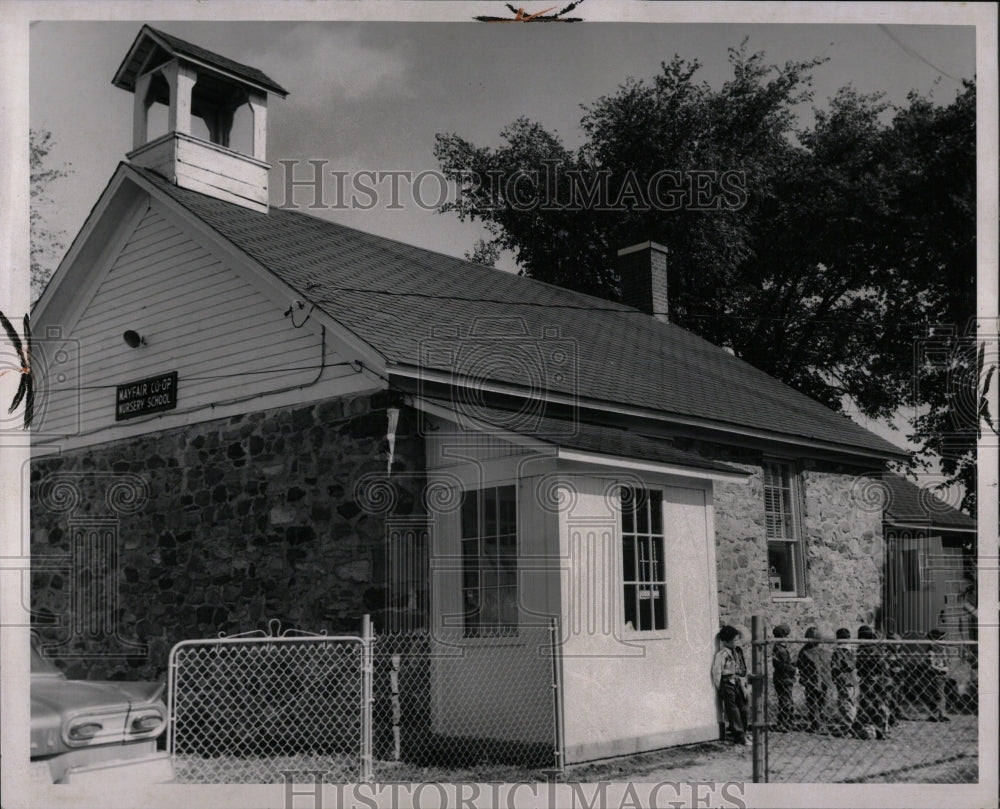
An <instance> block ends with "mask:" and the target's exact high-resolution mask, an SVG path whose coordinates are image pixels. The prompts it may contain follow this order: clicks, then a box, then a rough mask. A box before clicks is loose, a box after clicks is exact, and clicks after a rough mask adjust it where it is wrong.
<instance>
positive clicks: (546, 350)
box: [127, 166, 905, 457]
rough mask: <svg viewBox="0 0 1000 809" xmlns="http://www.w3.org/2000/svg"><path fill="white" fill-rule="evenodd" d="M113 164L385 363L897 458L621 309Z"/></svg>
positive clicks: (888, 447)
mask: <svg viewBox="0 0 1000 809" xmlns="http://www.w3.org/2000/svg"><path fill="white" fill-rule="evenodd" d="M127 168H128V170H130V171H134V172H136V173H137V174H139V175H140V176H141V177H142V178H144V179H146V180H147V181H149V182H150V183H152V184H153V185H154V186H155V187H156V188H158V189H160V190H161V191H163V192H165V193H166V194H167V195H169V196H170V197H171V198H172V199H174V200H176V201H177V202H178V203H180V204H181V205H182V206H183V207H185V208H186V209H187V210H189V211H190V212H191V213H192V214H194V215H195V216H197V217H199V218H200V219H201V220H202V221H204V222H205V223H206V224H208V225H209V226H210V227H212V228H213V229H214V230H215V231H217V232H218V233H219V234H220V235H221V236H223V237H225V238H226V239H227V240H229V241H230V242H231V243H232V244H234V245H235V246H236V247H238V248H239V249H240V250H242V251H244V252H245V253H246V254H247V255H249V256H250V257H251V258H253V259H254V260H256V261H257V262H259V263H260V264H261V265H263V266H264V267H266V268H268V269H269V270H270V271H272V272H274V273H275V274H276V275H277V276H278V277H280V278H281V279H282V280H284V281H285V282H287V283H288V284H289V285H290V286H292V287H293V288H295V289H296V290H298V292H299V293H300V294H301V295H302V296H303V298H305V299H308V300H310V301H312V302H313V303H315V304H316V305H317V306H319V307H321V308H322V309H323V310H325V311H326V312H327V313H328V314H329V315H330V316H331V317H332V318H334V319H335V320H337V321H338V322H340V323H341V324H342V325H344V326H345V327H347V328H348V329H350V330H351V331H352V332H353V333H354V334H356V335H358V336H360V337H361V338H362V339H364V340H365V341H366V342H367V343H369V344H370V345H371V346H373V347H374V348H375V349H376V350H377V351H379V352H380V353H381V354H382V355H383V356H385V357H386V359H387V360H388V361H389V362H390V363H395V364H398V365H406V366H412V367H420V368H424V369H433V370H436V371H440V372H444V373H452V372H454V371H456V370H457V371H459V372H462V371H465V372H467V373H468V375H470V376H472V377H476V375H477V374H481V375H482V376H483V379H484V380H485V379H488V380H490V381H493V382H500V383H506V384H510V385H515V386H521V387H524V388H526V389H527V391H528V392H530V391H532V390H534V391H537V390H538V388H539V387H542V388H544V389H546V390H547V391H550V392H552V393H556V394H562V395H565V396H568V397H578V398H579V400H580V402H581V405H582V406H597V407H600V406H601V404H602V403H603V404H607V405H615V404H617V405H622V406H626V407H629V408H641V409H648V410H651V411H656V412H658V413H661V414H670V415H672V416H675V417H678V418H680V419H682V420H683V419H684V418H685V417H686V418H690V419H693V420H696V421H697V422H698V423H699V424H703V423H706V422H708V423H709V426H711V425H713V424H714V425H718V426H720V427H722V428H729V429H743V430H750V431H759V432H761V433H764V434H768V435H773V436H783V437H789V436H791V437H795V438H799V439H810V440H813V441H817V442H820V443H823V444H828V445H833V446H834V447H841V448H848V449H853V450H855V451H858V450H860V451H862V452H864V453H866V454H874V455H878V456H883V457H888V456H895V457H900V456H903V455H905V453H904V451H903V450H901V449H900V448H898V447H896V446H895V445H893V444H891V443H889V442H888V441H885V440H884V439H882V438H880V437H879V436H877V435H875V434H874V433H872V432H869V431H868V430H866V429H864V428H862V427H860V426H859V425H857V424H855V423H854V422H852V421H851V420H850V419H848V418H847V417H846V416H843V415H841V414H838V413H835V412H833V411H832V410H830V409H829V408H827V407H826V406H824V405H822V404H820V403H819V402H816V401H815V400H813V399H810V398H809V397H807V396H805V395H803V394H801V393H799V392H798V391H795V390H794V389H792V388H790V387H789V386H787V385H785V384H784V383H782V382H779V381H778V380H777V379H775V378H773V377H771V376H769V375H768V374H766V373H764V372H763V371H761V370H759V369H757V368H755V367H753V366H751V365H750V364H748V363H746V362H744V361H742V360H740V359H738V358H736V357H734V356H732V355H731V354H729V353H728V352H726V351H725V350H723V349H721V348H719V347H718V346H715V345H713V344H712V343H709V342H708V341H706V340H703V339H702V338H700V337H698V336H696V335H694V334H692V333H691V332H689V331H687V330H685V329H683V328H681V327H680V326H677V325H675V324H671V323H662V322H660V321H659V320H656V319H654V318H652V317H649V316H647V315H645V314H643V313H642V312H639V311H638V310H636V309H632V308H630V307H628V306H625V305H623V304H619V303H613V302H609V301H605V300H601V299H599V298H594V297H591V296H589V295H583V294H580V293H577V292H573V291H570V290H566V289H562V288H560V287H556V286H553V285H551V284H545V283H541V282H538V281H534V280H532V279H527V278H523V277H520V276H517V275H514V274H511V273H507V272H503V271H500V270H495V269H492V268H489V267H484V266H481V265H478V264H473V263H471V262H468V261H464V260H462V259H457V258H453V257H450V256H446V255H442V254H439V253H435V252H432V251H429V250H424V249H421V248H418V247H414V246H412V245H407V244H404V243H401V242H398V241H394V240H392V239H387V238H384V237H381V236H376V235H373V234H370V233H365V232H362V231H359V230H355V229H353V228H349V227H346V226H343V225H339V224H336V223H333V222H329V221H327V220H323V219H317V218H316V217H313V216H309V215H307V214H304V213H301V212H298V211H291V210H284V209H280V208H271V209H270V211H269V213H267V214H264V213H257V212H254V211H251V210H248V209H247V208H243V207H241V206H239V205H234V204H232V203H228V202H224V201H221V200H218V199H215V198H212V197H209V196H205V195H203V194H199V193H197V192H194V191H189V190H186V189H183V188H179V187H177V186H174V185H172V184H171V183H169V182H167V181H166V180H164V179H163V178H162V177H160V176H159V175H157V174H155V173H154V172H152V171H149V170H146V169H139V168H136V167H134V166H127ZM436 349H443V350H436ZM449 351H450V354H451V356H450V357H449ZM456 362H457V363H458V366H459V367H458V368H457V369H456V368H455V367H454V364H455V363H456ZM463 363H464V366H463Z"/></svg>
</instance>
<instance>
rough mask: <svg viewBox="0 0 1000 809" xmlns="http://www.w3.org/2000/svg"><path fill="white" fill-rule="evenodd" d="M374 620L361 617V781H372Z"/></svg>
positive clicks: (368, 617)
mask: <svg viewBox="0 0 1000 809" xmlns="http://www.w3.org/2000/svg"><path fill="white" fill-rule="evenodd" d="M372 662H373V655H372V620H371V616H370V615H368V614H367V613H366V614H365V615H363V616H361V781H362V782H367V781H371V780H372V670H373V668H374V667H373V665H372Z"/></svg>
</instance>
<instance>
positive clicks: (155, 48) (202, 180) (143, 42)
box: [112, 25, 288, 213]
mask: <svg viewBox="0 0 1000 809" xmlns="http://www.w3.org/2000/svg"><path fill="white" fill-rule="evenodd" d="M112 84H114V85H115V86H116V87H121V88H122V89H123V90H128V91H129V92H131V93H134V95H135V106H134V113H133V123H132V131H133V138H132V151H131V152H129V153H128V155H127V157H128V159H129V161H130V162H132V163H134V164H135V165H136V166H141V167H143V168H147V169H151V170H153V171H155V172H158V173H159V174H161V175H163V176H164V177H166V178H167V179H168V180H170V181H171V182H172V183H175V184H176V185H179V186H181V187H182V188H189V189H191V190H192V191H199V192H201V193H203V194H208V195H210V196H213V197H217V198H219V199H222V200H226V201H227V202H234V203H236V204H238V205H243V206H245V207H247V208H251V209H253V210H256V211H261V212H263V213H266V212H267V203H268V195H267V172H268V170H269V169H270V168H271V166H270V165H269V164H268V163H267V148H266V147H267V96H268V93H274V94H275V95H278V96H280V97H281V98H284V97H285V96H287V95H288V92H287V91H286V90H284V89H283V88H282V87H281V86H280V85H278V84H277V83H276V82H274V81H272V80H271V79H269V78H268V77H267V76H265V75H264V74H263V73H262V72H261V71H259V70H257V69H256V68H253V67H248V66H247V65H242V64H240V63H238V62H234V61H232V60H230V59H226V58H225V57H223V56H219V55H218V54H214V53H212V52H211V51H207V50H205V49H204V48H199V47H198V46H197V45H192V44H191V43H189V42H185V41H183V40H181V39H178V38H177V37H174V36H171V35H169V34H165V33H163V32H162V31H158V30H156V29H155V28H151V27H150V26H148V25H144V26H143V27H142V30H141V31H140V32H139V35H138V36H137V37H136V39H135V42H133V43H132V47H131V48H130V49H129V52H128V55H127V56H126V57H125V60H124V61H123V62H122V64H121V67H119V68H118V72H117V73H116V74H115V77H114V80H113V81H112ZM161 130H162V131H161Z"/></svg>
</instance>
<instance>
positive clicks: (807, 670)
mask: <svg viewBox="0 0 1000 809" xmlns="http://www.w3.org/2000/svg"><path fill="white" fill-rule="evenodd" d="M806 638H808V639H810V640H811V641H812V643H807V644H805V645H804V646H803V647H802V650H801V651H800V652H799V657H798V666H799V680H800V681H801V683H802V688H803V689H805V692H806V715H807V716H808V717H809V719H808V722H809V725H808V729H809V730H811V731H812V732H813V733H821V732H822V731H823V730H825V728H826V723H825V721H824V719H823V713H824V711H825V709H826V683H827V675H826V671H825V670H824V669H825V663H826V661H825V660H824V659H823V652H822V650H821V649H820V648H819V644H818V643H816V641H817V640H819V630H818V629H817V628H816V627H814V626H811V627H809V628H808V629H807V630H806Z"/></svg>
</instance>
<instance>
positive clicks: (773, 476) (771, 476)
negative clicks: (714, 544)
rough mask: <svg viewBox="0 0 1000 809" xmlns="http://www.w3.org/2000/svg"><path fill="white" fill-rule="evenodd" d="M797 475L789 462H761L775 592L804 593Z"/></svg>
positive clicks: (772, 583)
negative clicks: (762, 463) (762, 464)
mask: <svg viewBox="0 0 1000 809" xmlns="http://www.w3.org/2000/svg"><path fill="white" fill-rule="evenodd" d="M797 498H798V492H797V484H796V477H795V473H794V471H793V467H792V465H791V464H790V463H786V462H783V461H765V462H764V523H765V526H766V530H767V565H768V575H769V581H770V585H771V591H772V593H773V594H774V595H779V596H781V595H784V596H802V595H805V577H804V576H803V575H802V537H801V533H800V531H801V529H800V527H799V526H800V521H799V514H798V499H797Z"/></svg>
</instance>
